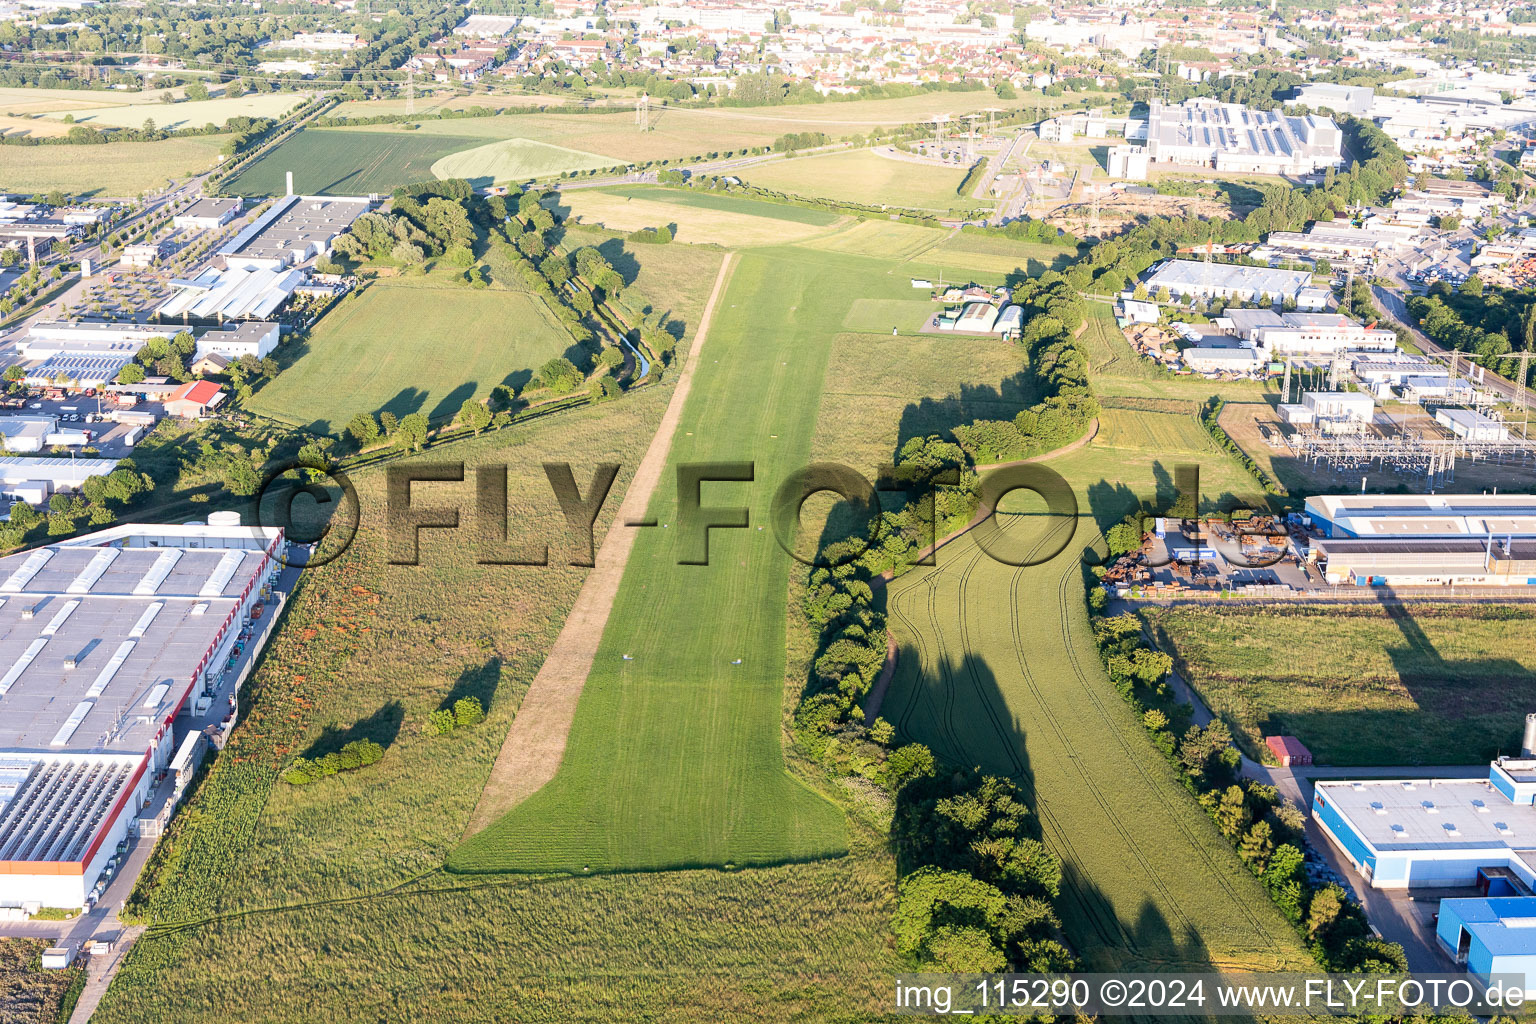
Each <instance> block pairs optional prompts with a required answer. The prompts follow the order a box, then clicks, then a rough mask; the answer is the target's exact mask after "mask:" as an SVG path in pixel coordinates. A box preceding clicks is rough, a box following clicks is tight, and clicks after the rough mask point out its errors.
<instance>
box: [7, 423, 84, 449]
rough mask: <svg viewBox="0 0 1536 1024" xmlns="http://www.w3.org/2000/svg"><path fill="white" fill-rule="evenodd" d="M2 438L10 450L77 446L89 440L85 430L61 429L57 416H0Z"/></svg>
mask: <svg viewBox="0 0 1536 1024" xmlns="http://www.w3.org/2000/svg"><path fill="white" fill-rule="evenodd" d="M0 438H4V441H5V450H6V451H8V452H21V453H23V454H26V453H29V452H40V451H42V450H43V449H44V448H52V447H54V446H55V445H65V446H67V447H76V446H79V445H83V444H85V443H87V441H89V438H88V437H87V436H86V433H85V431H83V430H60V429H59V421H58V418H57V417H55V416H41V415H24V416H0Z"/></svg>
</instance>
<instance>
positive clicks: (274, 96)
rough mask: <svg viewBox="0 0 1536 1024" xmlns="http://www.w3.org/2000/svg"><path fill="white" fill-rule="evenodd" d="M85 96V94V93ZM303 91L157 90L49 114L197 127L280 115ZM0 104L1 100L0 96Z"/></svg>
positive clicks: (95, 121) (96, 121) (95, 122)
mask: <svg viewBox="0 0 1536 1024" xmlns="http://www.w3.org/2000/svg"><path fill="white" fill-rule="evenodd" d="M88 95H89V94H88ZM308 99H309V95H308V94H307V93H292V92H271V93H257V92H253V93H248V94H247V95H245V96H239V97H236V98H235V99H222V98H215V99H208V100H193V101H188V102H185V103H162V102H159V93H151V94H145V95H143V96H142V97H141V98H140V101H139V102H137V103H111V104H106V105H103V106H98V107H83V108H73V107H72V108H69V109H63V110H53V111H50V112H49V115H48V116H49V117H54V118H63V117H64V116H65V115H66V114H68V115H70V116H72V117H73V118H74V119H75V121H76V122H77V123H79V124H85V125H92V126H94V127H98V128H140V127H143V125H144V122H145V121H146V120H149V121H154V122H155V127H157V128H166V129H171V128H201V127H202V126H203V125H205V124H210V123H211V124H216V125H219V126H220V127H222V126H223V125H224V122H225V121H228V120H229V119H230V118H232V117H274V118H275V117H281V116H283V115H284V114H287V113H288V112H289V111H291V110H292V109H293V108H294V107H297V106H300V105H301V104H303V103H305V102H307V101H308ZM0 107H4V100H3V99H0Z"/></svg>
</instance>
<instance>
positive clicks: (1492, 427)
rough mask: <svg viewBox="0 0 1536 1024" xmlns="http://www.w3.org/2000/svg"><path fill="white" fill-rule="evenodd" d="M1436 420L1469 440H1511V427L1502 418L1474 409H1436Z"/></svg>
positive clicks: (1458, 435)
mask: <svg viewBox="0 0 1536 1024" xmlns="http://www.w3.org/2000/svg"><path fill="white" fill-rule="evenodd" d="M1435 422H1436V423H1438V424H1440V425H1441V426H1443V427H1445V428H1446V429H1447V430H1449V431H1450V432H1451V433H1453V434H1455V435H1456V436H1457V437H1460V438H1463V439H1465V440H1468V441H1508V440H1509V427H1507V426H1505V424H1504V422H1503V421H1502V420H1496V419H1494V418H1493V417H1491V416H1486V415H1484V414H1483V413H1480V412H1477V411H1476V410H1474V409H1449V408H1446V409H1436V410H1435Z"/></svg>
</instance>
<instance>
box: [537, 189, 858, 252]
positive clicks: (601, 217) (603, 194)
mask: <svg viewBox="0 0 1536 1024" xmlns="http://www.w3.org/2000/svg"><path fill="white" fill-rule="evenodd" d="M642 197H643V198H642ZM693 198H694V197H693V195H692V194H691V193H688V192H674V191H672V190H670V189H620V190H615V191H610V190H608V189H588V188H584V189H572V190H569V191H566V192H562V193H561V194H560V203H561V204H562V206H563V207H564V208H566V209H568V210H569V211H570V213H571V215H572V216H574V217H579V218H580V219H581V221H582V222H583V223H585V224H597V225H602V226H603V227H606V228H609V229H611V230H613V231H620V232H627V231H635V230H637V229H639V228H654V227H661V226H662V225H672V226H673V230H672V234H673V236H674V237H675V238H676V239H677V241H679V242H693V243H713V244H715V245H724V246H731V247H743V246H754V245H779V244H782V243H784V242H793V241H796V240H797V239H802V238H811V237H814V236H816V235H820V234H824V233H826V232H827V231H828V230H829V229H828V228H827V227H825V226H823V225H821V224H817V223H807V221H806V218H804V217H802V216H801V214H803V213H813V212H819V213H821V214H822V216H826V214H825V213H824V211H809V210H801V209H799V208H797V207H792V206H779V205H777V204H775V203H744V204H740V205H733V206H731V207H729V208H725V209H720V208H712V207H711V206H710V205H704V204H700V203H697V202H693V201H691V200H693ZM749 208H750V209H749ZM834 219H835V218H834Z"/></svg>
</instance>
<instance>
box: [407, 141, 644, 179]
mask: <svg viewBox="0 0 1536 1024" xmlns="http://www.w3.org/2000/svg"><path fill="white" fill-rule="evenodd" d="M613 162H614V161H613V158H612V157H605V156H598V155H597V154H595V153H582V152H580V151H579V150H575V149H566V148H565V147H564V146H551V145H550V144H549V143H547V142H535V141H533V140H532V139H506V140H504V141H502V142H489V143H486V144H485V145H483V146H476V147H475V148H473V149H465V150H461V151H459V152H457V153H452V154H449V155H448V156H445V157H442V158H440V159H439V160H438V161H437V162H436V163H434V164H433V165H432V174H433V176H434V177H437V178H466V179H468V180H469V181H471V182H473V183H475V184H476V185H489V184H492V183H493V182H498V181H522V180H524V179H526V178H543V177H548V176H551V175H556V174H564V173H565V172H566V171H587V170H596V169H597V168H600V167H609V166H612V165H613Z"/></svg>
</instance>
